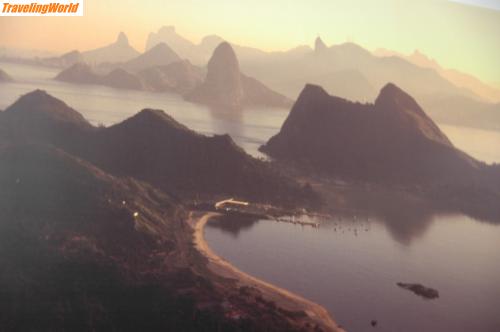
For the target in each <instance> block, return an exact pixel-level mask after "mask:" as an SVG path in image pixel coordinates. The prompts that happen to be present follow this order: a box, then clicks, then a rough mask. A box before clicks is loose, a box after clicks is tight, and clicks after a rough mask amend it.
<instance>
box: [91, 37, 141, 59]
mask: <svg viewBox="0 0 500 332" xmlns="http://www.w3.org/2000/svg"><path fill="white" fill-rule="evenodd" d="M82 55H83V57H84V59H85V61H86V62H88V63H91V64H100V63H106V62H109V63H117V62H126V61H129V60H131V59H133V58H135V57H137V56H139V52H138V51H137V50H135V49H134V48H133V47H132V46H130V44H129V42H128V38H127V36H126V35H125V34H124V33H123V32H120V33H119V34H118V37H117V39H116V41H115V42H114V43H113V44H110V45H107V46H103V47H100V48H97V49H94V50H90V51H86V52H83V53H82Z"/></svg>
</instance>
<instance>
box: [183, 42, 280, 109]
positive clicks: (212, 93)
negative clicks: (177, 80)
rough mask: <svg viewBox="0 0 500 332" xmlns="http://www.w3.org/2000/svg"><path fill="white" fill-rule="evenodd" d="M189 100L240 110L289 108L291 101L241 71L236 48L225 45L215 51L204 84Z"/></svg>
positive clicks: (192, 93)
mask: <svg viewBox="0 0 500 332" xmlns="http://www.w3.org/2000/svg"><path fill="white" fill-rule="evenodd" d="M187 99H188V100H191V101H195V102H199V103H202V104H207V105H210V106H214V107H221V108H229V109H240V108H242V107H244V106H247V105H266V106H287V105H289V104H290V101H289V100H288V99H287V98H286V97H284V96H282V95H280V94H278V93H276V92H274V91H272V90H270V89H269V88H267V87H266V86H264V85H263V84H262V83H260V82H258V81H257V80H255V79H253V78H250V77H247V76H245V75H243V74H241V72H240V67H239V63H238V59H237V58H236V54H235V53H234V50H233V48H232V47H231V45H229V44H228V43H226V42H223V43H221V44H220V45H219V46H218V47H217V48H216V49H215V51H214V54H213V55H212V57H211V58H210V61H209V62H208V65H207V76H206V79H205V81H204V82H203V84H201V85H200V86H198V87H197V88H196V89H194V90H193V91H192V92H191V93H189V94H188V95H187Z"/></svg>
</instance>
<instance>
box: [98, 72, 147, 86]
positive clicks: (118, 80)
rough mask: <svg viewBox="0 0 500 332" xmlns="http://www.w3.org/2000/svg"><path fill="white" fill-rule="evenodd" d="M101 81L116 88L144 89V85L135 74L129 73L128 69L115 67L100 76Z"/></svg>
mask: <svg viewBox="0 0 500 332" xmlns="http://www.w3.org/2000/svg"><path fill="white" fill-rule="evenodd" d="M101 82H102V84H103V85H106V86H110V87H113V88H118V89H129V90H144V89H145V86H144V84H143V83H142V81H141V79H140V78H139V77H137V75H134V74H131V73H129V72H128V71H126V70H124V69H121V68H117V69H115V70H112V71H111V72H109V73H108V74H106V75H104V76H102V78H101Z"/></svg>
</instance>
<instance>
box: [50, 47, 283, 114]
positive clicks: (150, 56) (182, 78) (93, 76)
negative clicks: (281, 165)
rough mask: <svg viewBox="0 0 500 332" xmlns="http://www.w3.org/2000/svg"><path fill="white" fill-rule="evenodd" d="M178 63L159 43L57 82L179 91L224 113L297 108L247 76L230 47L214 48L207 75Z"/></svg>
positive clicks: (70, 71) (66, 73)
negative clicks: (254, 107) (120, 60)
mask: <svg viewBox="0 0 500 332" xmlns="http://www.w3.org/2000/svg"><path fill="white" fill-rule="evenodd" d="M179 59H180V57H179V56H178V55H177V54H176V53H175V52H173V51H172V50H171V49H170V48H169V47H168V46H167V45H166V44H165V43H160V44H157V45H155V46H154V47H152V48H151V49H150V50H148V51H146V52H145V53H144V54H141V55H139V56H137V57H136V58H133V59H131V60H129V61H127V62H124V63H116V64H106V65H101V66H97V67H95V68H93V67H91V66H90V65H88V64H85V63H76V64H74V65H72V66H71V67H69V68H67V69H64V70H63V71H62V72H60V73H59V74H58V75H57V76H56V77H55V79H56V80H59V81H64V82H69V83H77V84H100V85H105V86H110V87H114V88H123V89H133V90H150V91H157V92H164V91H169V92H175V93H180V94H182V95H183V96H185V98H186V99H187V100H190V101H194V102H198V103H202V104H207V105H210V106H213V107H221V108H224V109H226V108H229V109H242V108H244V107H246V106H252V105H260V106H272V107H288V106H290V105H291V104H292V101H291V100H290V99H288V98H287V97H285V96H283V95H281V94H279V93H276V92H274V91H272V90H271V89H269V88H268V87H266V86H265V85H264V84H262V83H260V82H259V81H257V80H256V79H254V78H251V77H248V76H246V75H244V74H242V73H241V72H240V68H239V63H238V59H237V58H236V55H235V53H234V51H233V49H232V47H231V46H230V45H229V44H228V43H226V42H223V43H221V44H220V45H219V46H218V47H217V48H216V49H215V51H214V54H213V56H212V58H211V59H210V61H209V63H208V66H207V70H206V71H205V70H204V69H202V68H200V67H197V66H193V65H192V64H191V63H190V62H189V61H188V60H184V61H182V60H179Z"/></svg>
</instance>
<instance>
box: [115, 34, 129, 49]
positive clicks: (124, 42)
mask: <svg viewBox="0 0 500 332" xmlns="http://www.w3.org/2000/svg"><path fill="white" fill-rule="evenodd" d="M115 44H117V45H121V46H128V45H129V42H128V37H127V35H126V34H125V33H124V32H123V31H120V33H119V34H118V38H116V42H115Z"/></svg>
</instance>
